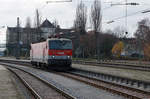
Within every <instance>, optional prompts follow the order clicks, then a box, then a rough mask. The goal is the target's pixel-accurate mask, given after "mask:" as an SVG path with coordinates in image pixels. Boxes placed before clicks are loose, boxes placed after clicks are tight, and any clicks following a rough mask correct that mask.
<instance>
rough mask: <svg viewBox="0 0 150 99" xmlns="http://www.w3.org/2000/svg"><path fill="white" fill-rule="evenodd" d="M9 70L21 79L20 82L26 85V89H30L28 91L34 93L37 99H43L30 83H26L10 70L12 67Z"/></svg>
mask: <svg viewBox="0 0 150 99" xmlns="http://www.w3.org/2000/svg"><path fill="white" fill-rule="evenodd" d="M7 69H8V70H9V71H11V72H12V73H13V74H15V75H16V76H17V77H18V78H19V80H20V81H21V82H22V83H23V84H24V85H25V87H26V88H28V90H29V91H30V92H31V93H32V95H33V96H34V98H35V99H42V97H41V96H40V95H39V94H38V93H37V92H36V91H35V90H34V89H33V88H32V87H31V86H30V85H29V83H27V82H26V80H25V79H23V78H21V77H20V76H19V75H18V74H17V73H16V72H14V71H13V70H12V69H10V67H7Z"/></svg>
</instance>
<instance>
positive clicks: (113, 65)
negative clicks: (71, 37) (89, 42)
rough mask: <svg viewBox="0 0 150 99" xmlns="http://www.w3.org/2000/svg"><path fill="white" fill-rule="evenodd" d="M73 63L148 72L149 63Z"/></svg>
mask: <svg viewBox="0 0 150 99" xmlns="http://www.w3.org/2000/svg"><path fill="white" fill-rule="evenodd" d="M0 61H1V62H11V63H18V62H21V64H25V65H26V64H28V65H30V61H29V60H23V61H22V60H19V61H18V60H13V59H10V60H7V59H0ZM73 63H74V64H83V65H91V66H101V67H111V68H119V69H130V70H139V71H147V72H150V65H149V64H148V65H146V66H144V65H142V64H141V65H140V64H128V63H127V62H126V63H113V62H94V61H80V60H74V61H73Z"/></svg>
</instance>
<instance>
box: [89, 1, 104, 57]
mask: <svg viewBox="0 0 150 99" xmlns="http://www.w3.org/2000/svg"><path fill="white" fill-rule="evenodd" d="M90 18H91V25H92V27H93V29H94V34H95V44H96V45H97V47H96V54H97V55H98V59H99V55H100V51H99V47H100V46H99V44H98V42H99V33H101V30H102V11H101V2H100V1H99V0H95V1H94V2H93V5H92V6H91V17H90Z"/></svg>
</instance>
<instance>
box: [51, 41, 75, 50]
mask: <svg viewBox="0 0 150 99" xmlns="http://www.w3.org/2000/svg"><path fill="white" fill-rule="evenodd" d="M49 49H56V50H66V49H72V42H71V41H68V40H50V41H49Z"/></svg>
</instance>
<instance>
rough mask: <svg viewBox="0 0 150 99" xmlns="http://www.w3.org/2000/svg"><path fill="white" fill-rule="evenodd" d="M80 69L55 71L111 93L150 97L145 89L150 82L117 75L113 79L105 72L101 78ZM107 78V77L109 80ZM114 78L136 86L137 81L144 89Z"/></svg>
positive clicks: (139, 98)
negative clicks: (117, 76)
mask: <svg viewBox="0 0 150 99" xmlns="http://www.w3.org/2000/svg"><path fill="white" fill-rule="evenodd" d="M79 71H80V70H77V71H75V72H67V73H56V72H55V73H56V74H58V75H62V76H65V77H68V78H71V79H74V80H78V81H81V82H83V83H86V84H89V85H92V86H94V87H97V88H100V89H104V90H107V91H109V92H111V93H115V94H118V95H121V96H124V97H126V98H129V99H149V98H150V92H149V91H146V90H145V89H146V88H147V87H148V86H149V84H150V83H149V82H144V83H143V82H141V81H134V80H131V79H128V80H127V79H125V78H116V77H114V79H113V77H112V76H108V75H104V74H103V80H101V79H97V78H95V77H89V76H87V75H84V73H83V72H87V71H82V73H81V71H80V72H79ZM85 74H86V73H85ZM92 75H94V76H96V77H98V76H100V74H96V73H93V74H92ZM105 79H107V81H106V80H105ZM108 79H109V80H110V79H111V80H112V81H108ZM114 80H116V81H117V83H118V82H119V83H120V82H122V83H127V84H131V85H132V86H134V84H135V83H137V84H136V85H137V86H138V87H140V88H141V86H142V87H143V89H144V90H141V89H138V88H134V87H135V86H134V87H129V86H125V85H122V84H117V83H114V82H113V81H114ZM124 81H125V82H124Z"/></svg>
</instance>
